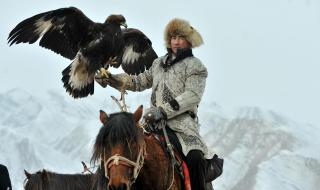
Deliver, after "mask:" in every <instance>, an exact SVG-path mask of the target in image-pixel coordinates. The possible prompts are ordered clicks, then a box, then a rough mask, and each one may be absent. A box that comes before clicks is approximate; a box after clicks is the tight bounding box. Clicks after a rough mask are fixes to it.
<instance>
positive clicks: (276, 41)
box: [0, 0, 320, 126]
mask: <svg viewBox="0 0 320 190" xmlns="http://www.w3.org/2000/svg"><path fill="white" fill-rule="evenodd" d="M0 4H1V6H0V21H1V22H0V23H1V27H0V37H1V38H0V42H1V43H0V50H1V61H0V87H1V88H0V93H3V92H6V91H8V90H10V89H12V88H17V87H18V88H23V89H25V90H26V91H29V92H31V93H35V94H38V93H42V92H45V91H46V90H48V89H57V90H61V91H64V89H63V87H62V82H61V81H60V78H61V71H62V70H63V69H64V68H65V67H66V66H67V65H68V64H69V63H70V62H71V61H70V60H67V59H65V58H62V57H60V56H59V55H57V54H55V53H53V52H51V51H49V50H45V49H43V48H40V47H38V45H36V44H34V45H28V44H23V45H15V46H12V47H9V46H8V45H7V42H6V39H7V36H8V34H9V32H10V30H11V29H12V28H13V27H14V26H15V25H16V24H18V22H20V21H22V20H23V19H26V18H28V17H31V16H33V15H35V14H38V13H40V12H45V11H48V10H53V9H57V8H61V7H68V6H75V7H77V8H79V9H81V10H82V11H83V12H84V13H85V14H86V15H87V16H88V17H89V18H91V19H92V20H94V21H97V22H103V21H104V20H105V18H106V17H107V16H108V15H109V14H111V13H117V14H123V15H124V16H125V17H126V19H127V24H128V25H129V27H134V28H139V29H140V30H142V31H143V32H144V33H145V34H146V35H148V36H149V38H150V39H151V40H152V42H153V45H154V48H155V50H156V52H157V53H158V55H163V54H164V53H165V48H164V42H163V29H164V27H165V25H166V24H167V22H168V21H169V20H170V19H172V18H174V17H179V18H184V19H186V20H189V21H190V23H191V24H192V25H193V26H194V27H195V28H196V29H198V31H199V32H200V33H201V34H202V36H203V39H204V42H205V44H204V45H203V46H201V47H200V48H197V49H195V50H194V54H195V56H197V57H198V58H200V59H201V60H202V62H203V63H204V64H205V65H206V67H207V68H208V72H209V77H208V80H207V88H206V91H205V94H204V101H205V102H210V101H214V102H217V103H218V104H220V105H221V106H222V108H225V109H227V110H231V109H233V108H235V107H238V106H259V107H261V108H264V109H271V110H274V111H276V112H279V113H282V114H284V115H286V116H289V117H290V118H292V119H294V120H296V121H300V122H304V123H313V124H316V125H318V126H320V117H319V116H320V100H319V99H320V1H319V0H260V1H257V0H241V1H239V0H225V1H217V0H208V1H202V0H198V1H185V0H174V1H173V0H171V1H168V0H162V1H150V0H143V1H140V0H135V1H132V0H126V1H124V0H113V1H108V0H101V1H100V0H99V1H96V0H92V1H88V0H55V1H52V0H41V1H39V0H24V1H17V0H10V1H9V0H2V1H1V3H0ZM96 90H97V94H96V96H104V95H106V91H104V90H102V89H101V88H99V87H97V88H96ZM109 95H110V94H108V96H109ZM66 96H67V95H66Z"/></svg>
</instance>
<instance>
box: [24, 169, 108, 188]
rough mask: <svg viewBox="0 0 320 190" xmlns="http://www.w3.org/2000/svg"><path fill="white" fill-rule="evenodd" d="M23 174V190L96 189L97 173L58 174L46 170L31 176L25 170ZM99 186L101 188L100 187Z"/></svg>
mask: <svg viewBox="0 0 320 190" xmlns="http://www.w3.org/2000/svg"><path fill="white" fill-rule="evenodd" d="M24 173H25V175H26V179H25V183H24V189H25V190H56V189H59V190H97V189H98V188H97V187H98V179H99V174H98V173H99V172H97V173H96V174H59V173H54V172H50V171H47V170H40V171H37V172H36V173H33V174H31V173H29V172H27V171H26V170H25V171H24ZM99 186H100V187H102V185H99ZM102 188H103V187H102ZM101 190H102V189H101Z"/></svg>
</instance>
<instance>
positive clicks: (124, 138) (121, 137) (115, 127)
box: [91, 112, 139, 162]
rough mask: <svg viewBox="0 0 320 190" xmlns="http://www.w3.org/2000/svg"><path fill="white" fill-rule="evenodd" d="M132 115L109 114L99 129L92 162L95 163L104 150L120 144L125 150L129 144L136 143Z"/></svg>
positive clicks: (135, 128)
mask: <svg viewBox="0 0 320 190" xmlns="http://www.w3.org/2000/svg"><path fill="white" fill-rule="evenodd" d="M134 126H135V121H134V118H133V114H132V113H128V112H119V113H114V114H111V115H110V116H109V118H108V121H107V122H106V123H105V124H104V125H103V126H102V128H101V129H100V131H99V133H98V135H97V137H96V141H95V144H94V147H93V155H92V158H91V161H92V162H97V161H98V160H99V159H100V157H101V156H102V154H103V151H104V149H106V150H110V147H112V146H114V145H117V144H122V145H125V148H130V147H128V146H129V144H130V142H132V141H137V140H138V139H137V138H138V134H139V133H138V129H137V127H134Z"/></svg>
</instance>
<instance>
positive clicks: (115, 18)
mask: <svg viewBox="0 0 320 190" xmlns="http://www.w3.org/2000/svg"><path fill="white" fill-rule="evenodd" d="M106 23H110V24H118V25H120V26H124V27H125V28H127V27H128V26H127V23H126V19H125V18H124V16H122V15H110V16H108V18H107V19H106Z"/></svg>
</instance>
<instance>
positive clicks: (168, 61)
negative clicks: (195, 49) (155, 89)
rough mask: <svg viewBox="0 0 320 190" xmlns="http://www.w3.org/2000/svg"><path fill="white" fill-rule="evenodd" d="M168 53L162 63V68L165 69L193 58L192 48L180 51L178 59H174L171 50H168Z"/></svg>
mask: <svg viewBox="0 0 320 190" xmlns="http://www.w3.org/2000/svg"><path fill="white" fill-rule="evenodd" d="M167 51H168V53H167V54H166V56H165V59H164V60H163V61H162V62H161V66H162V67H163V68H168V67H170V66H171V65H174V64H175V63H177V62H179V61H181V60H183V59H185V58H187V57H192V56H193V54H192V49H191V48H185V49H178V51H177V54H176V57H175V58H174V59H172V56H173V52H172V50H171V49H170V48H168V49H167Z"/></svg>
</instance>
